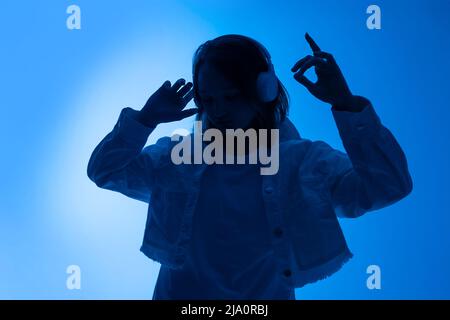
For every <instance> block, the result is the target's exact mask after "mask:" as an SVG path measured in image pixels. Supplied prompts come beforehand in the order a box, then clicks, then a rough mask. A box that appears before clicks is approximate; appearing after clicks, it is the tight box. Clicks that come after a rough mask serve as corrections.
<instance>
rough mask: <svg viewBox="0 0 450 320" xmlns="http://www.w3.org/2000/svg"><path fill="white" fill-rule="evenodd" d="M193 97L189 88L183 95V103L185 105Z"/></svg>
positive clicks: (192, 91)
mask: <svg viewBox="0 0 450 320" xmlns="http://www.w3.org/2000/svg"><path fill="white" fill-rule="evenodd" d="M193 97H194V90H191V91H189V92H188V93H187V94H186V95H185V96H184V97H183V103H184V105H187V104H188V103H189V101H191V99H192V98H193Z"/></svg>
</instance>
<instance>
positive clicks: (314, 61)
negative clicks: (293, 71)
mask: <svg viewBox="0 0 450 320" xmlns="http://www.w3.org/2000/svg"><path fill="white" fill-rule="evenodd" d="M325 65H326V62H325V61H323V60H322V59H321V58H316V57H312V58H311V59H308V60H307V61H306V62H305V63H304V64H303V65H302V66H301V67H300V69H299V70H298V72H297V73H298V74H301V75H302V74H304V73H305V72H306V71H307V70H308V69H309V68H311V67H313V66H317V67H324V66H325Z"/></svg>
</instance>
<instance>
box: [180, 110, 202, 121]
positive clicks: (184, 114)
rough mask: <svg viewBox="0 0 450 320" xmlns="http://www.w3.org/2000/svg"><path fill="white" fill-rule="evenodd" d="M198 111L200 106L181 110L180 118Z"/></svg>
mask: <svg viewBox="0 0 450 320" xmlns="http://www.w3.org/2000/svg"><path fill="white" fill-rule="evenodd" d="M197 112H198V108H190V109H186V110H183V111H181V112H180V116H179V120H181V119H184V118H187V117H190V116H192V115H194V114H196V113H197Z"/></svg>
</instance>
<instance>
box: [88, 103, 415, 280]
mask: <svg viewBox="0 0 450 320" xmlns="http://www.w3.org/2000/svg"><path fill="white" fill-rule="evenodd" d="M365 101H367V103H366V105H365V107H364V109H363V110H362V111H360V112H348V111H336V110H334V109H332V113H333V117H334V119H335V122H336V124H337V128H338V130H339V134H340V137H341V139H342V141H343V145H344V148H345V150H346V151H347V154H346V153H343V152H341V151H338V150H336V149H333V148H331V147H330V146H329V145H328V144H327V143H325V142H323V141H311V140H308V139H302V138H300V136H299V135H298V133H297V131H296V130H295V127H293V126H292V124H291V123H290V122H289V120H286V121H284V122H283V123H282V124H281V125H280V126H279V129H280V143H279V152H280V153H279V154H280V156H279V159H280V162H279V170H278V172H277V173H276V174H275V175H263V176H262V181H263V183H262V189H261V193H262V195H263V199H264V201H265V210H266V216H267V219H268V222H269V225H270V228H271V229H270V230H271V235H270V236H271V239H272V244H273V249H274V252H275V254H274V256H275V258H276V259H278V262H279V265H280V266H281V267H280V270H279V271H280V273H282V274H283V276H284V277H285V279H286V281H288V283H289V284H290V285H291V286H292V287H294V288H297V287H302V286H304V285H305V284H307V283H311V282H315V281H317V280H320V279H323V278H325V277H327V276H329V275H331V274H333V273H334V272H336V271H337V270H338V269H339V268H340V267H341V266H342V265H343V264H344V263H345V262H346V261H348V260H349V259H350V258H351V257H352V256H353V255H352V253H351V251H350V250H349V248H348V246H347V243H346V240H345V238H344V235H343V233H342V230H341V227H340V225H339V222H338V217H340V218H343V217H347V218H355V217H358V216H361V215H362V214H364V213H366V212H368V211H372V210H376V209H380V208H383V207H385V206H388V205H390V204H392V203H394V202H397V201H398V200H400V199H402V198H403V197H405V196H406V195H408V194H409V193H410V192H411V190H412V180H411V177H410V174H409V171H408V165H407V161H406V158H405V155H404V153H403V151H402V149H401V147H400V146H399V144H398V143H397V141H396V139H395V138H394V136H393V135H392V133H391V132H390V131H389V130H388V129H387V128H386V127H384V126H383V125H382V124H381V122H380V119H379V117H378V116H377V114H376V113H375V111H374V109H373V107H372V105H371V103H370V102H369V101H368V100H367V99H365ZM136 113H137V111H136V110H134V109H132V108H124V109H123V110H122V111H121V113H120V116H119V119H118V121H117V123H116V125H115V126H114V128H113V130H112V131H111V132H110V133H108V134H107V135H106V137H104V138H103V140H102V141H101V142H100V143H99V144H98V145H97V147H96V148H95V149H94V151H93V153H92V155H91V157H90V159H89V164H88V167H87V175H88V177H89V178H90V179H91V180H92V181H93V182H95V184H96V185H97V186H98V187H100V188H104V189H108V190H113V191H116V192H120V193H122V194H124V195H126V196H128V197H131V198H133V199H136V200H140V201H144V202H146V203H148V204H149V206H148V213H147V223H146V227H145V232H144V237H143V243H142V246H141V251H142V252H143V253H144V254H145V255H146V256H147V257H149V258H151V259H153V260H155V261H158V262H160V263H161V264H164V265H166V266H168V267H171V268H179V267H180V266H181V265H182V264H183V262H184V260H185V258H186V251H187V250H186V249H187V246H188V244H189V239H190V237H191V229H192V216H193V212H194V209H195V205H196V201H197V196H198V193H199V192H201V190H199V185H200V183H199V182H200V179H201V176H202V173H203V170H204V168H205V167H206V166H207V164H204V163H203V164H179V165H175V164H173V163H172V161H171V158H170V153H171V148H172V146H173V145H174V144H176V143H178V142H176V141H172V140H171V138H170V137H162V138H160V139H158V141H157V142H156V143H155V144H153V145H149V146H147V147H144V146H145V144H146V142H147V139H148V136H149V135H150V134H151V133H152V131H153V130H154V128H148V127H145V126H144V125H142V124H141V123H139V122H138V121H136V120H135V119H134V116H135V114H136ZM191 135H192V133H191Z"/></svg>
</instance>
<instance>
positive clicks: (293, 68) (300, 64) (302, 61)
mask: <svg viewBox="0 0 450 320" xmlns="http://www.w3.org/2000/svg"><path fill="white" fill-rule="evenodd" d="M310 58H312V55H310V54H308V55H307V56H306V57H304V58H301V59H300V60H298V61H297V62H296V63H295V64H294V66H293V67H292V68H291V71H292V72H296V71H297V70H298V68H300V67H301V66H302V65H303V63H305V61H306V60H308V59H310Z"/></svg>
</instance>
